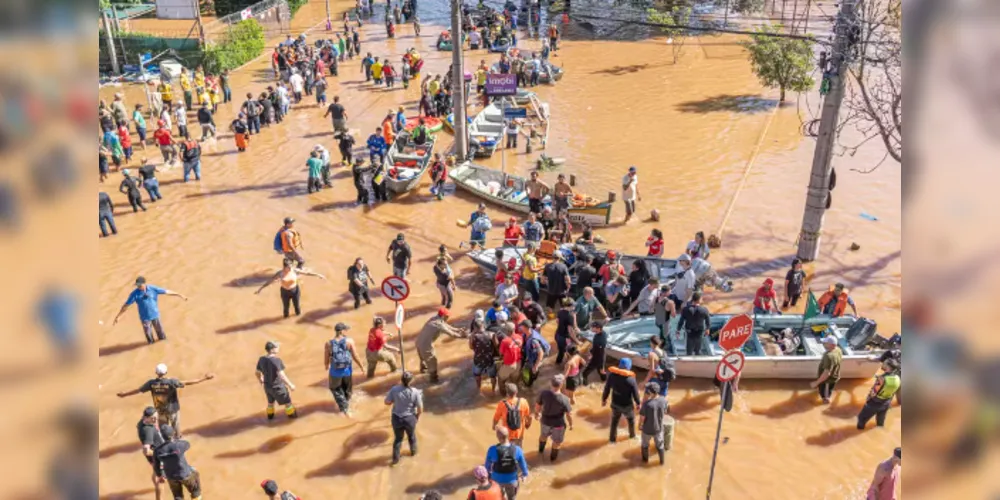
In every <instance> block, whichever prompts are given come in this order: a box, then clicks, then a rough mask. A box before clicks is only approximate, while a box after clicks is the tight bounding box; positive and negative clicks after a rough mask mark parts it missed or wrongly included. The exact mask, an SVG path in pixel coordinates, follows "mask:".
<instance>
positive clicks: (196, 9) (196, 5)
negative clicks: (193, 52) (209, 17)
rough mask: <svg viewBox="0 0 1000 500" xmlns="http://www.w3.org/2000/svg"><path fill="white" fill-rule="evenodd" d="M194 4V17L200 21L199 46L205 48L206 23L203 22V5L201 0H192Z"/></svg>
mask: <svg viewBox="0 0 1000 500" xmlns="http://www.w3.org/2000/svg"><path fill="white" fill-rule="evenodd" d="M191 3H192V4H194V18H195V21H196V22H197V23H198V48H202V49H203V48H205V25H204V24H202V23H201V5H200V4H199V0H191Z"/></svg>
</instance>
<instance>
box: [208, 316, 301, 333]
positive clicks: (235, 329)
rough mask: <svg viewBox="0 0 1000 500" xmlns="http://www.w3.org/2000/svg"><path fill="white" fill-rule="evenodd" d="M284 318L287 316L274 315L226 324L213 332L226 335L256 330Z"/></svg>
mask: <svg viewBox="0 0 1000 500" xmlns="http://www.w3.org/2000/svg"><path fill="white" fill-rule="evenodd" d="M284 319H287V318H284V317H282V316H275V317H273V318H261V319H255V320H253V321H248V322H246V323H239V324H236V325H231V326H227V327H225V328H220V329H218V330H216V331H215V333H217V334H219V335H228V334H230V333H240V332H248V331H250V330H256V329H258V328H260V327H263V326H267V325H272V324H275V323H280V322H281V321H282V320H284Z"/></svg>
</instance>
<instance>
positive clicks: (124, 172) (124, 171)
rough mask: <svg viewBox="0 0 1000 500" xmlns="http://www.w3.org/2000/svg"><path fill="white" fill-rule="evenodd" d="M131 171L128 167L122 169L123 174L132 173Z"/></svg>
mask: <svg viewBox="0 0 1000 500" xmlns="http://www.w3.org/2000/svg"><path fill="white" fill-rule="evenodd" d="M130 173H131V172H129V171H128V169H127V168H126V169H124V170H122V175H128V174H130Z"/></svg>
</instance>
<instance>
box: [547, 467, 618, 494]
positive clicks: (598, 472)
mask: <svg viewBox="0 0 1000 500" xmlns="http://www.w3.org/2000/svg"><path fill="white" fill-rule="evenodd" d="M634 468H635V464H633V463H631V462H629V461H616V462H612V463H608V464H601V465H598V466H597V467H594V468H593V469H590V470H586V471H583V472H581V473H579V474H576V475H574V476H569V477H557V478H555V479H553V480H552V487H553V488H555V489H557V490H561V489H563V488H566V487H568V486H582V485H585V484H590V483H593V482H596V481H601V480H604V479H607V478H609V477H612V476H616V475H618V474H621V473H622V472H625V471H627V470H630V469H634Z"/></svg>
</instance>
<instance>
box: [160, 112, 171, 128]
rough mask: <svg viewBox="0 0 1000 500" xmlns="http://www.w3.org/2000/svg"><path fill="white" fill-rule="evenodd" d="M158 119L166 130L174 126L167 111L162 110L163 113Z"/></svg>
mask: <svg viewBox="0 0 1000 500" xmlns="http://www.w3.org/2000/svg"><path fill="white" fill-rule="evenodd" d="M160 119H161V120H163V124H164V125H166V126H167V128H168V129H169V128H171V127H173V126H174V121H173V119H172V118H170V112H169V111H167V110H165V109H164V110H163V112H162V113H160Z"/></svg>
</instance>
